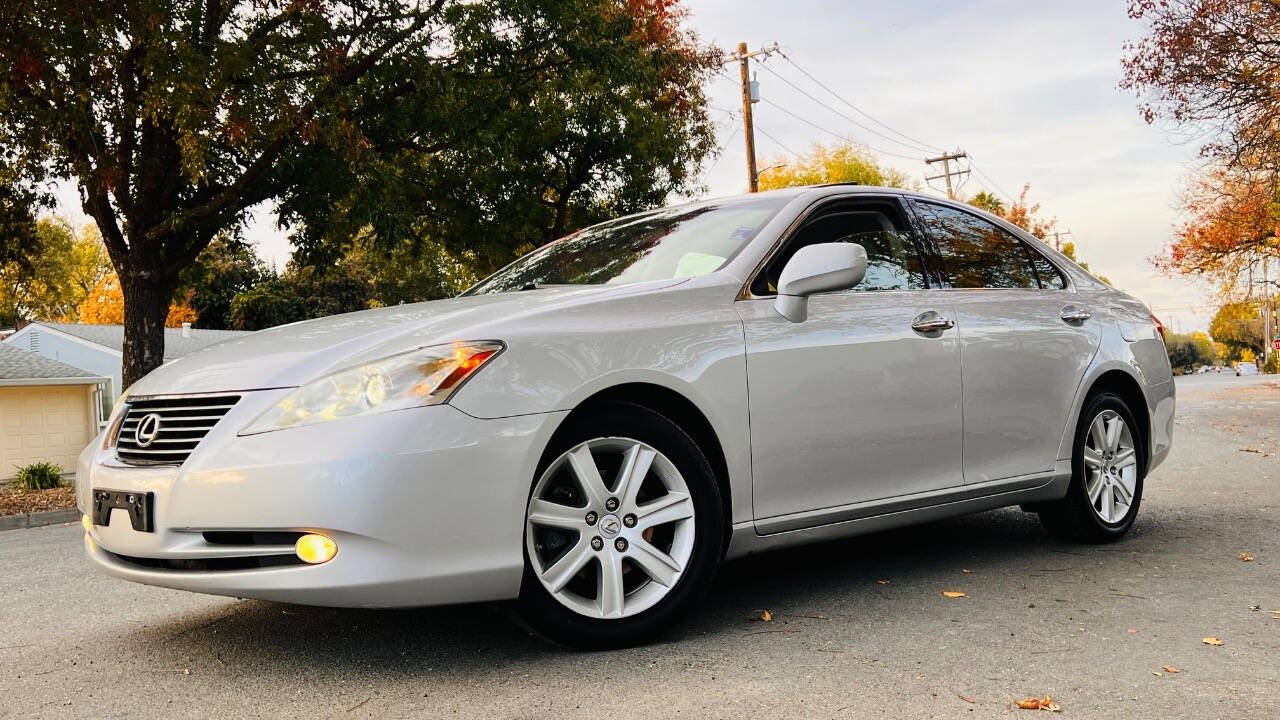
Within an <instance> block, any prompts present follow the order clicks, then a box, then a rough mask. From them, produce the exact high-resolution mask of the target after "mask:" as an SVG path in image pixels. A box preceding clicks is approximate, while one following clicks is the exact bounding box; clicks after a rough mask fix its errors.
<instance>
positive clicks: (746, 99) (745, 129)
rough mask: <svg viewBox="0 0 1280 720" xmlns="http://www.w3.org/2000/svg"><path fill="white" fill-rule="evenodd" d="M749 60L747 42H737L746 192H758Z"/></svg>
mask: <svg viewBox="0 0 1280 720" xmlns="http://www.w3.org/2000/svg"><path fill="white" fill-rule="evenodd" d="M750 62H751V58H750V56H748V55H747V44H746V43H744V42H743V43H738V69H739V71H740V72H741V75H742V134H743V136H745V137H746V138H747V192H759V190H760V176H759V175H757V174H756V128H755V124H754V122H753V121H752V117H751V105H752V100H751V70H750V69H749V68H748V67H747V65H748V63H750Z"/></svg>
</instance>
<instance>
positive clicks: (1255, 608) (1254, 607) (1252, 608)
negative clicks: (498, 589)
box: [1249, 605, 1262, 612]
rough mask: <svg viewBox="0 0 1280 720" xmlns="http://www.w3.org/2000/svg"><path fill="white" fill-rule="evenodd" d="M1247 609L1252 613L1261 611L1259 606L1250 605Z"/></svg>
mask: <svg viewBox="0 0 1280 720" xmlns="http://www.w3.org/2000/svg"><path fill="white" fill-rule="evenodd" d="M1249 609H1250V610H1252V611H1254V612H1258V611H1259V610H1261V609H1262V606H1261V605H1250V606H1249Z"/></svg>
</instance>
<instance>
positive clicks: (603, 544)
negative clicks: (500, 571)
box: [525, 437, 694, 619]
mask: <svg viewBox="0 0 1280 720" xmlns="http://www.w3.org/2000/svg"><path fill="white" fill-rule="evenodd" d="M525 538H526V540H525V541H526V546H527V549H528V553H529V559H530V561H531V562H532V564H533V571H534V574H535V575H536V576H537V577H538V580H539V581H540V582H541V583H542V585H543V587H544V588H546V590H547V592H548V593H550V594H551V596H552V597H554V598H555V599H556V600H557V601H558V602H559V603H561V604H562V605H564V606H565V607H568V608H569V609H571V610H573V611H574V612H576V613H578V614H580V615H584V616H586V617H591V618H598V619H615V618H623V617H628V616H631V615H635V614H637V613H640V612H643V611H644V610H646V609H648V608H650V607H653V605H654V604H656V603H657V602H658V601H660V600H661V599H662V598H663V597H665V596H666V595H667V593H669V592H670V591H671V589H672V588H674V587H675V586H676V583H677V582H679V580H680V577H681V575H682V574H683V572H684V570H685V568H686V566H687V565H688V563H689V560H690V557H691V555H692V553H693V544H694V505H693V499H692V498H691V497H690V495H689V488H688V485H687V484H686V483H685V480H684V478H683V477H682V476H681V474H680V472H679V471H678V470H677V469H676V466H675V464H674V463H672V462H671V460H669V459H668V458H667V457H666V456H665V455H663V454H662V453H661V452H659V451H658V450H657V449H655V448H654V447H652V446H650V445H647V444H645V443H642V442H640V441H637V440H632V439H629V438H619V437H609V438H596V439H594V440H588V441H587V442H584V443H581V444H579V445H576V446H574V447H573V448H570V449H569V450H568V451H566V452H565V453H564V454H562V455H560V457H558V458H556V460H555V461H554V462H552V463H551V464H550V465H549V466H548V467H547V470H546V472H544V473H543V474H542V477H541V478H539V479H538V483H537V485H535V486H534V489H533V494H532V496H531V497H530V500H529V508H528V511H527V513H526V521H525Z"/></svg>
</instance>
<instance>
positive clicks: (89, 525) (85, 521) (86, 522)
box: [80, 515, 93, 532]
mask: <svg viewBox="0 0 1280 720" xmlns="http://www.w3.org/2000/svg"><path fill="white" fill-rule="evenodd" d="M80 524H81V525H83V526H84V531H85V532H90V531H91V530H93V520H91V519H89V516H88V515H81V516H80Z"/></svg>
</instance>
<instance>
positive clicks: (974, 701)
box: [956, 693, 978, 705]
mask: <svg viewBox="0 0 1280 720" xmlns="http://www.w3.org/2000/svg"><path fill="white" fill-rule="evenodd" d="M956 697H958V698H960V699H961V700H963V701H965V702H967V703H969V704H970V705H976V704H977V703H978V698H976V697H969V696H968V695H961V694H960V693H956Z"/></svg>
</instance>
